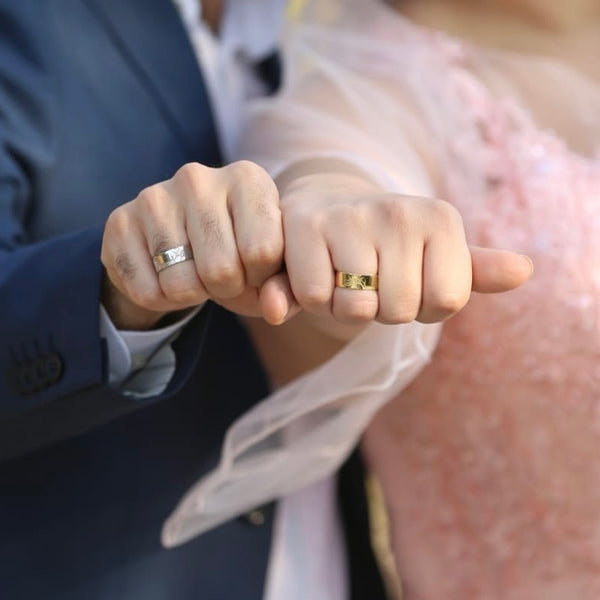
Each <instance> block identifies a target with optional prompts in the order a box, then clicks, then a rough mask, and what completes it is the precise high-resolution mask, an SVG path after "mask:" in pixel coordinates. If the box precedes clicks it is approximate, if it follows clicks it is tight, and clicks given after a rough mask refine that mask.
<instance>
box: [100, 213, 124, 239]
mask: <svg viewBox="0 0 600 600" xmlns="http://www.w3.org/2000/svg"><path fill="white" fill-rule="evenodd" d="M129 225H130V219H129V215H128V213H127V209H126V205H124V206H119V207H118V208H115V209H114V210H113V211H112V212H111V213H110V214H109V215H108V219H106V224H105V225H104V239H107V238H109V237H112V236H120V235H121V234H122V233H124V232H126V231H127V230H128V229H129Z"/></svg>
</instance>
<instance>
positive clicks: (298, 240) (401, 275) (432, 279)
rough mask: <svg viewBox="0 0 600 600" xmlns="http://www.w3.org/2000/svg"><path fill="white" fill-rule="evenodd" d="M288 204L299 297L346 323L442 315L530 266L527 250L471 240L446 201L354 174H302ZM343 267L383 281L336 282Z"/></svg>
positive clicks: (290, 254) (318, 312)
mask: <svg viewBox="0 0 600 600" xmlns="http://www.w3.org/2000/svg"><path fill="white" fill-rule="evenodd" d="M281 210H282V215H283V228H284V232H285V239H286V247H285V264H286V268H287V275H288V277H289V281H290V285H291V289H292V290H293V294H294V297H295V298H296V300H297V301H298V303H299V305H300V306H301V307H302V308H303V309H304V310H305V311H307V312H308V313H310V314H312V315H315V316H318V317H327V316H330V317H333V319H335V320H336V321H338V322H340V323H345V324H362V323H366V322H369V321H373V320H375V321H378V322H380V323H391V324H397V323H408V322H410V321H413V320H415V319H416V320H418V321H421V322H424V323H431V322H437V321H442V320H444V319H446V318H447V317H449V316H451V315H453V314H455V313H456V312H458V311H459V310H461V309H462V308H463V307H464V306H465V304H466V303H467V302H468V300H469V297H470V294H471V291H479V292H500V291H506V290H510V289H513V288H515V287H517V286H519V285H521V284H522V283H524V282H525V281H527V279H529V277H530V276H531V273H532V265H531V261H530V260H529V259H528V258H526V257H524V256H520V255H519V254H516V253H514V252H508V251H504V250H492V249H484V248H477V247H469V246H468V245H467V242H466V239H465V232H464V228H463V223H462V219H461V217H460V215H459V213H458V211H457V210H456V209H455V208H454V207H452V206H451V205H450V204H448V203H447V202H444V201H442V200H436V199H431V198H420V197H413V196H403V195H399V194H391V193H382V192H381V191H379V190H377V189H376V188H375V187H374V186H373V185H372V184H370V183H368V182H366V181H365V180H363V179H361V178H359V177H357V176H354V175H346V174H327V175H309V176H304V177H301V178H299V179H297V180H296V181H294V182H293V183H292V184H290V185H289V186H288V187H287V188H286V189H285V192H284V194H283V196H282V203H281ZM339 271H342V272H349V273H357V274H362V275H378V278H379V289H378V290H377V291H371V290H356V289H344V288H340V287H336V284H335V275H336V272H339ZM270 285H272V284H271V283H269V284H267V287H268V286H270ZM262 298H263V301H265V302H268V299H269V294H268V293H265V294H264V295H263V296H262Z"/></svg>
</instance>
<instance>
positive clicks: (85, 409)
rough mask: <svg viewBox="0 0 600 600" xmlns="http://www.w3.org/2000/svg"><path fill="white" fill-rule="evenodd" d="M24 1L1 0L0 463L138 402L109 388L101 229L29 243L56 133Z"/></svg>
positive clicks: (186, 362)
mask: <svg viewBox="0 0 600 600" xmlns="http://www.w3.org/2000/svg"><path fill="white" fill-rule="evenodd" d="M26 6H27V3H26V2H24V3H17V2H7V1H4V0H0V460H3V459H7V458H10V457H13V456H16V455H19V454H22V453H25V452H27V451H30V450H32V449H34V448H37V447H39V446H42V445H44V444H48V443H51V442H54V441H56V440H60V439H63V438H66V437H70V436H73V435H76V434H78V433H80V432H83V431H85V430H87V429H89V428H91V427H93V426H95V425H97V424H100V423H103V422H106V421H108V420H111V419H113V418H116V417H117V416H119V415H121V414H124V413H127V412H130V411H131V410H134V409H135V408H137V407H139V406H140V405H141V404H142V403H140V402H139V401H135V400H133V399H131V398H127V397H126V396H124V395H122V394H119V393H118V392H117V391H115V390H112V389H111V388H110V387H109V386H108V385H107V384H106V381H107V374H106V364H107V361H106V356H105V351H104V344H103V341H102V340H101V338H100V334H99V304H100V285H101V279H102V268H101V264H100V258H99V257H100V247H101V240H102V227H95V228H90V229H87V230H84V231H77V232H73V233H70V234H67V235H62V236H59V237H55V238H51V239H45V240H41V241H35V242H33V241H32V240H31V239H30V236H29V235H28V223H29V222H30V220H31V218H32V215H34V214H35V210H36V173H38V172H40V170H42V169H44V168H46V169H47V168H51V165H52V160H53V151H54V144H56V143H57V142H56V140H57V137H59V132H56V131H54V130H53V123H54V122H55V120H53V118H52V116H53V110H55V107H54V106H53V102H55V101H56V100H55V95H54V94H53V93H52V83H51V81H50V77H49V75H48V68H47V65H45V64H44V55H43V52H41V51H40V49H39V46H38V44H37V39H38V36H39V35H41V32H42V31H43V24H42V20H43V4H42V5H40V10H39V11H38V12H37V14H36V15H35V16H33V15H32V12H35V10H33V9H32V8H31V7H30V8H29V11H27V8H26ZM26 12H27V14H25V13H26ZM203 313H206V311H203ZM206 320H207V315H206V314H202V315H200V316H199V317H198V318H196V319H195V320H194V322H193V323H192V324H190V325H189V326H188V328H187V329H189V330H190V331H186V332H185V334H184V336H183V337H184V338H186V336H187V337H189V336H192V337H194V338H196V340H198V339H200V338H201V332H202V330H203V329H204V327H205V323H206ZM182 344H183V345H186V342H185V339H184V340H183V341H182ZM200 346H201V344H200V343H198V342H197V341H196V343H195V344H194V346H193V347H190V348H188V349H187V351H186V352H185V359H183V358H182V360H181V361H178V366H179V367H180V369H179V373H177V372H176V375H175V377H174V380H173V381H172V383H171V384H170V385H169V386H168V388H167V390H166V391H165V392H164V393H163V394H162V395H161V396H159V398H163V397H166V396H169V395H171V394H172V393H174V392H175V391H176V389H177V388H178V387H180V386H181V385H183V383H184V380H185V376H182V372H183V373H185V372H186V371H189V370H190V369H191V368H192V366H193V363H194V362H195V360H196V359H197V356H198V354H199V349H200ZM176 354H177V352H176ZM177 358H180V357H179V356H178V357H177Z"/></svg>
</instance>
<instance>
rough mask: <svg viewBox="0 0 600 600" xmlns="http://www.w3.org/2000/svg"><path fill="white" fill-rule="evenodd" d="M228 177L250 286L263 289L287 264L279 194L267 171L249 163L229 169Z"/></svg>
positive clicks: (241, 255)
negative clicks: (284, 263)
mask: <svg viewBox="0 0 600 600" xmlns="http://www.w3.org/2000/svg"><path fill="white" fill-rule="evenodd" d="M224 175H225V176H227V177H228V178H229V179H230V185H229V195H228V204H229V207H230V211H231V216H232V220H233V229H234V232H235V239H236V243H237V248H238V253H239V256H240V259H241V261H242V264H243V266H244V271H245V276H246V282H247V284H248V285H250V286H252V287H256V288H259V287H260V286H261V285H262V284H263V283H264V282H265V281H266V280H267V279H268V278H269V277H270V276H271V275H274V274H275V273H277V272H278V271H279V270H280V269H281V264H282V262H283V226H282V222H281V211H280V210H279V193H278V191H277V187H276V186H275V183H274V182H273V180H272V179H271V177H270V176H269V175H268V174H267V173H266V171H264V170H263V169H261V168H260V167H259V166H258V165H255V164H253V163H250V162H247V161H242V162H239V163H234V164H232V165H229V166H228V167H226V169H224Z"/></svg>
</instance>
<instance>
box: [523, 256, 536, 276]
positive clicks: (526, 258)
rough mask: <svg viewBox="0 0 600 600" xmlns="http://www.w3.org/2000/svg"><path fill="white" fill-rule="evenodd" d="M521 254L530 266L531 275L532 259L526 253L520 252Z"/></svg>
mask: <svg viewBox="0 0 600 600" xmlns="http://www.w3.org/2000/svg"><path fill="white" fill-rule="evenodd" d="M521 256H522V257H523V258H524V259H525V260H527V262H528V263H529V266H530V267H531V274H532V275H533V261H532V260H531V258H529V256H527V255H526V254H521Z"/></svg>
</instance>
